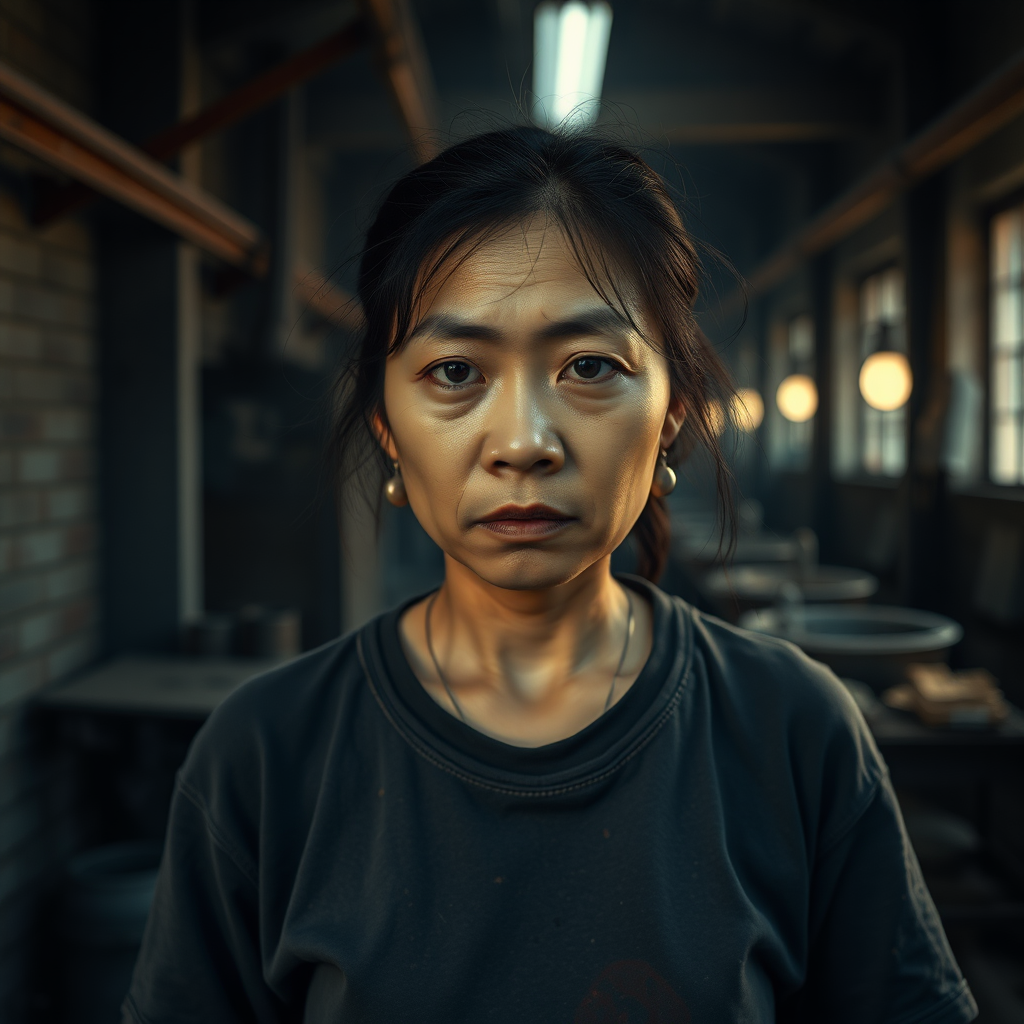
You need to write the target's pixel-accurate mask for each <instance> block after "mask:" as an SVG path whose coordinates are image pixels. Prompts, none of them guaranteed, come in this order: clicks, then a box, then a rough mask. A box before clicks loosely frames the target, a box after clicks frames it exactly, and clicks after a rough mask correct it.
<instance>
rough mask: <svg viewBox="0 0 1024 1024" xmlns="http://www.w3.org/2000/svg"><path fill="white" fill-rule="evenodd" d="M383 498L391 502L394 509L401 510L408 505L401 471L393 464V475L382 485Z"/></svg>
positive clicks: (407, 496)
mask: <svg viewBox="0 0 1024 1024" xmlns="http://www.w3.org/2000/svg"><path fill="white" fill-rule="evenodd" d="M384 497H385V498H387V499H388V501H389V502H391V504H392V505H394V506H395V508H401V507H402V506H403V505H408V504H409V495H408V494H406V493H405V481H404V480H403V479H402V471H401V470H400V469H399V468H398V463H397V462H396V463H395V473H394V476H392V477H391V478H390V479H389V480H388V482H387V483H386V484H384Z"/></svg>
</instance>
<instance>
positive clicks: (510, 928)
mask: <svg viewBox="0 0 1024 1024" xmlns="http://www.w3.org/2000/svg"><path fill="white" fill-rule="evenodd" d="M623 582H624V583H626V584H627V585H629V586H631V587H633V588H635V589H637V590H639V591H641V592H643V593H644V594H646V595H647V596H648V599H649V600H650V601H651V602H652V605H653V608H654V641H653V649H652V652H651V656H650V658H649V660H648V662H647V664H646V666H645V667H644V669H643V672H642V673H641V675H640V676H639V678H638V679H637V681H636V682H635V683H634V685H633V686H632V687H631V688H630V690H629V691H628V692H627V693H626V694H625V695H624V696H623V697H622V699H621V700H620V701H619V702H618V703H617V704H616V705H614V706H613V707H612V708H611V709H610V710H609V711H608V712H606V713H605V714H604V715H603V716H602V717H601V718H599V719H598V720H597V721H596V722H594V723H593V724H592V725H590V726H589V727H587V728H586V729H584V730H583V731H582V732H580V733H578V734H576V735H575V736H572V737H570V738H569V739H566V740H564V741H561V742H558V743H554V744H551V745H548V746H545V747H540V748H520V747H514V746H511V745H508V744H504V743H501V742H498V741H496V740H493V739H491V738H489V737H487V736H485V735H483V734H481V733H479V732H477V731H475V730H473V729H472V728H470V727H469V726H467V725H465V724H464V723H462V722H460V721H458V720H456V719H455V718H453V717H452V716H451V715H449V714H448V713H447V712H446V711H444V710H443V709H442V708H441V707H439V706H438V705H437V704H435V703H434V701H433V700H432V699H431V698H430V697H429V695H428V694H427V693H426V692H425V691H424V690H423V688H422V686H421V685H420V684H419V683H418V682H417V680H416V679H415V677H414V676H413V674H412V672H411V670H410V668H409V665H408V663H407V661H406V659H405V657H404V655H403V652H402V649H401V646H400V642H399V635H398V620H399V616H400V614H401V611H402V610H403V609H398V610H396V611H394V612H392V613H389V614H387V615H384V616H382V617H380V618H378V619H376V620H374V621H373V622H371V623H369V624H368V625H367V626H365V627H364V628H362V629H360V630H359V631H357V632H356V633H354V634H352V635H349V636H346V637H343V638H342V639H340V640H338V641H336V642H334V643H330V644H328V645H326V646H325V647H322V648H320V649H319V650H316V651H313V652H312V653H310V654H307V655H305V656H304V657H301V658H299V659H297V660H296V661H294V662H291V663H290V664H287V665H285V666H283V667H281V668H278V669H276V670H274V671H272V672H270V673H267V674H266V675H263V676H260V677H258V678H256V679H253V680H252V681H251V682H249V683H247V684H245V685H244V686H243V687H242V688H241V689H240V690H238V691H236V692H235V693H234V694H232V696H231V697H230V698H228V700H226V701H225V702H224V704H223V705H222V706H221V707H220V708H218V709H217V711H216V712H215V713H214V714H213V715H212V716H211V718H210V719H209V721H208V722H207V723H206V724H205V725H204V727H203V728H202V730H201V731H200V733H199V735H198V736H197V737H196V740H195V743H194V744H193V747H192V749H191V751H190V753H189V756H188V759H187V761H186V763H185V765H184V766H183V767H182V769H181V771H180V773H179V776H178V782H177V789H176V793H175V796H174V800H173V806H172V809H171V817H170V822H169V828H168V836H167V844H166V849H165V854H164V861H163V865H162V867H161V871H160V878H159V882H158V885H157V892H156V897H155V902H154V906H153V910H152V914H151V916H150V920H149V925H148V928H147V931H146V936H145V939H144V942H143V948H142V952H141V955H140V957H139V960H138V964H137V966H136V970H135V977H134V981H133V983H132V987H131V991H130V993H129V996H128V998H127V1000H126V1002H125V1009H124V1013H125V1020H126V1021H131V1022H136V1024H172V1022H174V1024H185V1022H189V1024H193V1022H196V1021H210V1022H214V1021H215V1022H217V1024H231V1022H241V1021H247V1022H249V1021H255V1022H261V1024H271V1022H283V1021H289V1022H292V1021H294V1022H306V1024H328V1022H331V1024H348V1022H353V1024H355V1022H359V1024H363V1022H366V1024H369V1022H373V1024H408V1022H416V1024H434V1022H436V1024H454V1022H463V1021H464V1022H473V1024H476V1022H483V1021H493V1022H502V1024H523V1022H526V1021H529V1022H531V1024H544V1022H552V1024H556V1022H558V1024H605V1022H607V1024H611V1022H613V1021H615V1022H618V1021H630V1022H640V1021H644V1022H650V1024H682V1022H688V1024H718V1022H769V1021H781V1022H824V1021H828V1022H829V1024H844V1022H849V1024H869V1022H886V1024H911V1022H926V1021H927V1022H928V1024H946V1022H949V1024H952V1022H960V1021H968V1020H971V1019H973V1017H974V1016H975V1014H976V1010H975V1006H974V1002H973V999H972V998H971V995H970V992H969V991H968V989H967V986H966V984H965V983H964V981H963V979H962V978H961V976H960V973H959V971H958V969H957V966H956V964H955V962H954V960H953V957H952V954H951V953H950V950H949V947H948V945H947V943H946V939H945V936H944V935H943V932H942V928H941V925H940V923H939V920H938V917H937V915H936V912H935V908H934V906H933V905H932V902H931V899H930V898H929V896H928V893H927V891H926V889H925V886H924V883H923V882H922V879H921V874H920V870H919V868H918V865H917V861H916V860H915V857H914V854H913V852H912V850H911V848H910V845H909V843H908V841H907V836H906V833H905V831H904V828H903V824H902V821H901V818H900V813H899V809H898V807H897V804H896V801H895V798H894V796H893V791H892V788H891V786H890V784H889V781H888V778H887V774H886V770H885V766H884V763H883V762H882V759H881V757H880V756H879V753H878V751H877V749H876V748H875V746H874V744H873V742H872V740H871V737H870V735H869V733H868V730H867V728H866V726H865V724H864V721H863V719H862V717H861V716H860V713H859V712H858V710H857V708H856V706H855V705H854V703H853V701H852V700H851V699H850V698H849V696H848V695H847V693H846V691H845V689H844V687H843V686H842V684H841V683H840V682H839V681H838V680H837V679H836V678H835V677H834V676H833V675H832V674H831V673H830V672H829V671H828V670H827V669H826V668H824V667H823V666H822V665H820V664H817V663H816V662H813V661H811V660H810V659H808V658H807V657H805V656H804V655H803V654H801V653H800V652H799V651H798V650H797V649H796V648H794V647H792V646H791V645H789V644H786V643H783V642H781V641H775V640H771V639H767V638H764V637H759V636H754V635H752V634H749V633H746V632H744V631H742V630H739V629H736V628H734V627H732V626H730V625H728V624H726V623H724V622H721V621H719V620H716V619H713V618H709V617H705V616H702V615H701V614H699V613H698V612H696V611H695V610H693V609H692V608H691V607H690V606H689V605H687V604H685V603H684V602H682V601H681V600H679V599H675V598H669V597H667V596H666V595H664V594H663V593H661V592H660V591H659V590H657V589H656V588H654V587H651V586H650V585H649V584H646V583H644V582H643V581H640V580H637V579H634V578H629V577H624V578H623Z"/></svg>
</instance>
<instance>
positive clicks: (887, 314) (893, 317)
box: [879, 267, 903, 323]
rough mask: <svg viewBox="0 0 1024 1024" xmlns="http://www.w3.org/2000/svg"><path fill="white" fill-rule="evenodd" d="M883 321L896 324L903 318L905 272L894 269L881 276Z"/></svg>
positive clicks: (881, 312)
mask: <svg viewBox="0 0 1024 1024" xmlns="http://www.w3.org/2000/svg"><path fill="white" fill-rule="evenodd" d="M881 278H882V280H881V292H882V294H881V308H880V310H879V312H880V316H881V319H883V320H885V321H887V322H888V323H895V322H896V321H898V320H900V319H901V318H902V316H903V272H902V271H901V270H900V269H899V267H893V268H892V269H891V270H887V271H885V273H883V274H882V275H881Z"/></svg>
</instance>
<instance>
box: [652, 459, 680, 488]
mask: <svg viewBox="0 0 1024 1024" xmlns="http://www.w3.org/2000/svg"><path fill="white" fill-rule="evenodd" d="M667 460H668V452H667V451H665V449H664V448H663V449H662V450H661V455H659V456H658V466H657V468H656V469H655V470H654V479H653V480H652V481H651V494H653V495H654V496H655V497H656V498H664V497H665V496H666V495H667V494H671V493H672V492H673V491H674V490H675V489H676V474H675V471H674V470H673V469H672V467H671V466H670V465H669V464H668V461H667Z"/></svg>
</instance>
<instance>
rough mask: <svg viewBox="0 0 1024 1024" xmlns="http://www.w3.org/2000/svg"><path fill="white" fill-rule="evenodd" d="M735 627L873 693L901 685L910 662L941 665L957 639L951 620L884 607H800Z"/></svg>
mask: <svg viewBox="0 0 1024 1024" xmlns="http://www.w3.org/2000/svg"><path fill="white" fill-rule="evenodd" d="M740 625H741V626H742V627H743V628H744V629H751V630H754V631H755V632H758V633H767V634H769V635H770V636H777V637H781V638H782V639H784V640H790V641H792V642H793V643H795V644H796V645H797V646H798V647H801V648H803V650H804V651H806V652H807V653H808V654H809V655H810V656H811V657H812V658H817V659H818V660H819V661H823V662H825V664H826V665H828V666H830V667H831V668H832V669H833V670H834V671H835V672H836V674H837V675H840V676H844V677H848V678H851V679H860V680H862V681H863V682H865V683H868V684H869V685H870V686H872V687H873V688H874V689H876V690H879V689H882V688H884V687H886V686H891V685H893V684H895V683H898V682H902V681H903V672H904V667H905V666H906V664H907V663H908V662H912V661H945V660H946V659H947V657H948V653H949V649H950V648H951V647H952V646H953V645H954V644H956V643H958V642H959V640H960V638H961V637H962V636H963V632H964V631H963V629H962V627H961V626H960V625H959V624H958V623H956V622H954V621H953V620H952V619H948V618H946V617H945V616H944V615H937V614H935V613H934V612H926V611H920V610H919V609H916V608H900V607H895V606H889V605H867V604H863V605H856V604H854V605H835V604H818V605H800V604H794V605H789V606H783V607H776V608H761V609H757V610H754V611H749V612H746V613H745V614H744V615H742V616H741V617H740Z"/></svg>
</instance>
